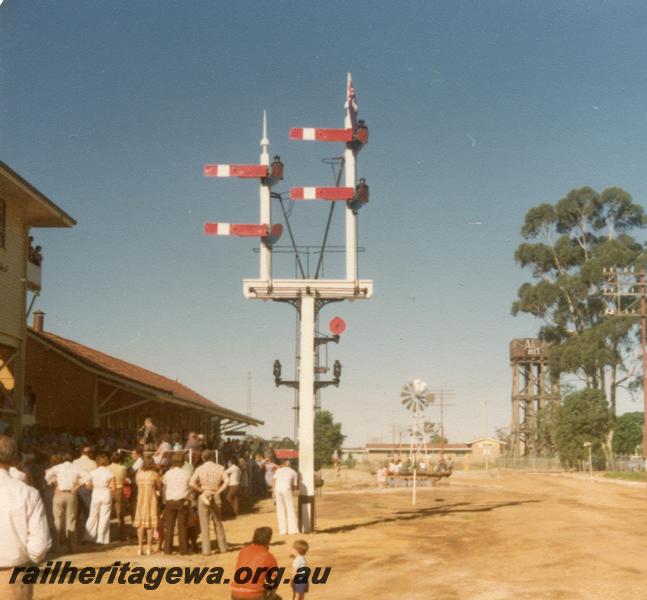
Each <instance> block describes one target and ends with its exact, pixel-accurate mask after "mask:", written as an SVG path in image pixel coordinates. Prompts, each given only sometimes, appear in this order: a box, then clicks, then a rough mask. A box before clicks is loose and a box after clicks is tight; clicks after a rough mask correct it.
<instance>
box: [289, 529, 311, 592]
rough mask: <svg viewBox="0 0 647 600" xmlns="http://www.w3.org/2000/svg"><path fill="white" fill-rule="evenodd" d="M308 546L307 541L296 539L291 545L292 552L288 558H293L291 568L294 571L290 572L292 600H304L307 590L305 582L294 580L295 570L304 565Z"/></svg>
mask: <svg viewBox="0 0 647 600" xmlns="http://www.w3.org/2000/svg"><path fill="white" fill-rule="evenodd" d="M308 548H309V546H308V542H306V541H305V540H297V541H296V542H294V544H293V545H292V552H290V558H292V559H294V560H293V561H292V568H293V569H294V573H292V590H293V594H292V600H304V598H305V597H306V593H307V592H308V584H307V583H295V582H294V578H295V576H296V574H297V571H298V570H299V569H302V568H303V567H305V566H306V552H308Z"/></svg>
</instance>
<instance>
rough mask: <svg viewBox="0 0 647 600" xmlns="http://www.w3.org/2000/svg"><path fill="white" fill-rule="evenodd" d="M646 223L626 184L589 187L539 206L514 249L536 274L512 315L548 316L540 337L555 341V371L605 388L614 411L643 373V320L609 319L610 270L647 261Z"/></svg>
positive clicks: (552, 352)
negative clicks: (639, 355) (638, 344)
mask: <svg viewBox="0 0 647 600" xmlns="http://www.w3.org/2000/svg"><path fill="white" fill-rule="evenodd" d="M646 224H647V219H646V217H645V215H644V211H643V208H642V207H641V206H640V205H638V204H636V203H635V202H634V201H633V199H632V197H631V195H630V194H628V193H627V192H625V191H624V190H622V189H620V188H617V187H611V188H607V189H605V190H604V191H602V192H601V193H599V192H597V191H595V190H594V189H592V188H590V187H582V188H578V189H574V190H571V191H570V192H569V193H568V194H567V195H566V196H565V197H564V198H562V199H561V200H559V201H558V202H556V203H555V204H550V203H543V204H540V205H539V206H536V207H534V208H531V209H530V210H529V211H528V213H527V214H526V217H525V221H524V225H523V227H522V229H521V234H522V236H523V238H524V240H525V241H524V242H523V243H521V244H520V245H519V247H518V248H517V250H516V251H515V255H514V258H515V261H516V262H517V264H519V265H520V266H521V267H523V268H528V269H529V270H530V272H531V274H532V281H529V282H527V283H524V284H523V285H522V286H521V287H520V288H519V290H518V293H517V300H516V301H515V302H514V303H513V305H512V314H513V315H518V314H519V313H526V314H530V315H532V316H534V317H537V318H538V319H541V321H542V322H543V324H542V325H541V327H540V330H539V336H540V337H541V338H542V339H544V340H546V341H548V342H550V343H551V344H552V346H551V350H550V352H549V365H550V369H551V372H552V373H554V374H561V373H570V374H573V375H574V376H576V377H579V378H580V379H581V380H582V381H583V383H584V385H585V387H586V388H590V389H596V390H601V391H602V392H604V393H605V395H606V397H607V398H608V400H609V403H610V406H611V411H612V413H613V414H615V409H616V397H617V390H618V388H619V387H621V386H629V385H631V384H633V383H634V380H635V378H636V376H637V373H636V372H635V369H636V366H635V361H633V360H632V348H633V346H634V337H633V335H632V328H633V326H634V325H635V324H636V322H635V320H633V319H630V318H626V319H625V318H614V319H609V318H605V309H606V302H605V300H604V297H603V296H602V288H603V285H604V282H605V279H604V273H603V269H605V268H608V267H620V268H623V267H632V266H635V267H640V266H645V265H647V253H646V252H645V249H644V248H643V246H642V244H641V243H639V242H638V241H637V240H636V238H635V237H634V234H635V233H636V232H638V231H639V230H640V229H642V228H644V227H645V225H646Z"/></svg>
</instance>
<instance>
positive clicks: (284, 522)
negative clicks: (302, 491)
mask: <svg viewBox="0 0 647 600" xmlns="http://www.w3.org/2000/svg"><path fill="white" fill-rule="evenodd" d="M298 482H299V478H298V475H297V472H296V471H295V470H294V469H293V468H292V467H291V466H290V459H287V458H286V459H285V460H283V461H282V462H281V464H280V466H279V468H278V469H276V471H274V478H273V479H272V496H273V497H274V500H275V502H276V518H277V520H278V523H279V533H280V534H281V535H286V534H287V535H292V534H294V533H299V528H298V526H297V516H296V513H295V512H294V500H293V498H292V494H293V492H294V491H296V490H297V489H298Z"/></svg>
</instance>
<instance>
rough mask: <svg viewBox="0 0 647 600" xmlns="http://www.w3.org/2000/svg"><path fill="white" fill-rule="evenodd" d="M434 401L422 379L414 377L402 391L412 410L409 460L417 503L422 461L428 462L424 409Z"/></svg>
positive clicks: (401, 393) (404, 401)
mask: <svg viewBox="0 0 647 600" xmlns="http://www.w3.org/2000/svg"><path fill="white" fill-rule="evenodd" d="M433 401H434V395H433V394H432V393H431V392H430V391H429V388H428V387H427V384H426V383H425V382H424V381H422V380H420V379H413V380H412V381H410V382H409V383H407V384H405V385H404V386H403V387H402V390H401V391H400V402H401V403H402V405H403V406H404V407H405V408H406V409H407V410H410V411H411V414H412V417H413V423H412V426H411V430H410V431H411V443H410V445H409V462H410V463H411V468H412V469H413V497H412V504H415V503H416V488H417V474H418V468H419V465H420V463H421V462H422V461H423V460H424V462H425V463H427V430H426V428H425V419H424V409H425V408H426V407H427V406H428V405H429V404H431V403H432V402H433Z"/></svg>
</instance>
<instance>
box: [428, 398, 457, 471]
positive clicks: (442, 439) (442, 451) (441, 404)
mask: <svg viewBox="0 0 647 600" xmlns="http://www.w3.org/2000/svg"><path fill="white" fill-rule="evenodd" d="M433 396H434V398H439V400H440V402H439V403H438V407H439V408H440V460H441V461H442V462H445V407H447V406H456V405H455V404H447V402H445V400H446V399H450V400H452V399H453V398H454V390H445V389H441V390H439V391H437V392H433ZM430 406H431V407H433V406H434V403H433V402H432V403H431V404H430Z"/></svg>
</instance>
